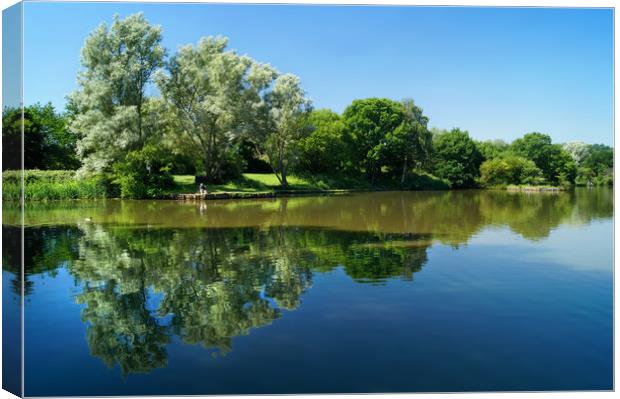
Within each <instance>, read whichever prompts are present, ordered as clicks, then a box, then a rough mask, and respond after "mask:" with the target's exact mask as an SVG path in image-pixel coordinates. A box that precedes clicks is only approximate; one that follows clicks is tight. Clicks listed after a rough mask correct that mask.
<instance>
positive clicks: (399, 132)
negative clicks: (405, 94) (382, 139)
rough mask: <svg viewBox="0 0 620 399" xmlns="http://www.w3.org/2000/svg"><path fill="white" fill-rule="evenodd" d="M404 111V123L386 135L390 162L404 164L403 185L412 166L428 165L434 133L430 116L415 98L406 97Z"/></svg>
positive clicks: (401, 180)
mask: <svg viewBox="0 0 620 399" xmlns="http://www.w3.org/2000/svg"><path fill="white" fill-rule="evenodd" d="M402 112H403V121H402V123H401V124H400V125H399V126H398V127H397V128H396V129H394V130H393V131H391V132H388V133H387V135H386V141H387V151H388V153H389V163H392V164H399V163H400V164H401V165H402V168H401V178H400V184H401V185H403V184H404V183H405V178H406V177H407V173H408V172H409V169H410V167H411V166H414V167H422V166H425V165H427V163H428V161H429V160H430V158H431V153H432V150H433V147H432V134H431V133H430V132H429V130H428V129H427V125H428V118H427V117H426V116H424V114H423V113H422V109H421V108H419V107H418V106H416V105H415V103H414V102H413V100H411V99H405V100H403V101H402Z"/></svg>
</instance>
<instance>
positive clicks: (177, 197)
mask: <svg viewBox="0 0 620 399" xmlns="http://www.w3.org/2000/svg"><path fill="white" fill-rule="evenodd" d="M575 187H578V186H575ZM571 188H572V187H571ZM467 190H489V191H506V192H512V193H519V192H521V193H560V192H566V191H569V190H570V188H563V187H550V186H541V187H537V186H522V187H521V186H508V187H503V188H499V187H471V188H462V189H445V190H442V189H430V188H429V189H414V190H412V189H403V190H399V189H396V188H351V189H330V190H274V191H257V192H243V191H223V192H215V193H207V194H199V193H169V194H164V195H161V196H158V197H156V198H143V199H138V200H142V201H178V202H194V201H214V200H229V199H231V200H232V199H260V198H282V197H304V196H338V195H348V194H353V193H361V192H389V191H403V192H406V191H409V192H420V191H432V192H445V191H467ZM85 200H94V201H97V200H123V198H120V197H101V198H67V199H39V200H32V199H29V200H27V201H26V202H34V203H42V202H63V201H85ZM2 202H3V203H6V204H10V203H19V202H20V201H16V200H4V199H3V200H2Z"/></svg>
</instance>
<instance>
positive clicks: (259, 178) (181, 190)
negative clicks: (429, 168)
mask: <svg viewBox="0 0 620 399" xmlns="http://www.w3.org/2000/svg"><path fill="white" fill-rule="evenodd" d="M287 180H288V183H289V185H288V187H286V188H283V187H282V186H281V185H280V181H279V180H278V178H277V177H276V176H275V175H274V174H273V173H245V174H243V177H242V178H240V179H237V180H234V181H230V182H227V183H223V184H208V185H207V190H208V191H209V193H259V192H273V191H278V190H287V191H289V190H290V191H317V190H352V189H353V190H370V189H373V188H374V189H394V190H399V189H412V190H445V189H447V188H449V185H448V184H447V183H446V182H445V181H443V180H440V179H437V178H436V177H434V176H432V175H429V174H426V173H422V172H419V173H412V174H411V176H410V177H409V179H408V180H407V182H406V184H405V186H404V187H403V186H401V185H400V181H399V180H387V181H382V182H380V183H378V184H377V185H375V186H374V187H373V186H371V185H370V183H369V182H368V181H367V180H366V179H363V178H353V177H334V176H321V175H319V176H288V178H287ZM174 181H175V184H176V186H175V188H174V189H172V190H170V191H169V192H168V193H169V194H193V193H196V192H198V186H197V185H196V184H195V183H194V176H191V175H175V176H174Z"/></svg>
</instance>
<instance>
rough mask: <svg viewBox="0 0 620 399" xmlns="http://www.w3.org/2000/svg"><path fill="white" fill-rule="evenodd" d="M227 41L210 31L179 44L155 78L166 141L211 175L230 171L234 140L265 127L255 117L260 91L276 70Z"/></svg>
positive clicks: (262, 113)
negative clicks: (163, 108)
mask: <svg viewBox="0 0 620 399" xmlns="http://www.w3.org/2000/svg"><path fill="white" fill-rule="evenodd" d="M227 44H228V39H226V38H223V37H216V38H214V37H208V38H202V39H201V40H200V41H199V42H198V44H197V45H196V46H195V47H194V46H185V47H182V48H181V49H180V50H179V51H178V53H177V54H175V55H174V56H173V57H172V59H171V60H170V61H169V63H168V66H167V67H168V68H167V70H168V73H167V74H164V73H160V74H159V75H158V76H157V79H156V81H157V86H158V87H159V89H160V91H161V93H162V96H163V98H164V101H165V105H166V110H167V115H168V116H169V118H168V121H169V126H170V127H169V129H168V134H167V141H169V142H170V143H171V144H172V146H173V147H175V148H177V151H178V152H180V153H182V154H186V155H189V156H191V157H192V158H193V159H194V160H195V162H196V163H197V164H200V165H202V168H203V170H204V172H205V174H206V177H207V179H208V180H210V181H221V180H222V179H223V178H225V177H229V176H226V174H227V173H229V171H230V169H231V167H232V166H234V164H235V163H239V161H240V157H239V156H238V151H237V149H236V148H235V145H234V144H235V141H238V139H240V138H242V137H244V135H248V134H249V133H250V132H251V131H252V130H255V131H259V130H260V131H261V132H262V131H264V129H265V128H264V127H263V126H258V125H257V123H259V122H262V121H265V120H266V112H267V108H266V107H267V105H266V103H265V98H264V94H265V91H266V90H267V88H268V87H269V85H270V84H271V83H272V82H273V80H274V78H275V76H276V71H275V70H274V69H273V68H272V67H271V66H269V65H265V64H260V63H257V62H255V61H254V60H252V59H251V58H250V57H247V56H240V55H238V54H237V53H236V52H234V51H227V50H226V46H227ZM227 169H228V170H227ZM240 172H241V171H240V170H239V173H240Z"/></svg>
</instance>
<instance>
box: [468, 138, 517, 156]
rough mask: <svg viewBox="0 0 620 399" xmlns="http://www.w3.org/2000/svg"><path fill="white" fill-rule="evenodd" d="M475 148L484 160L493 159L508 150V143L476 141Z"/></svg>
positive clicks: (502, 141)
mask: <svg viewBox="0 0 620 399" xmlns="http://www.w3.org/2000/svg"><path fill="white" fill-rule="evenodd" d="M476 146H477V147H478V149H479V150H480V153H481V154H482V156H483V157H484V159H494V158H498V157H500V156H501V155H503V154H504V153H505V152H506V151H507V150H508V147H509V146H508V143H506V142H505V141H504V140H486V141H477V142H476Z"/></svg>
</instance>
